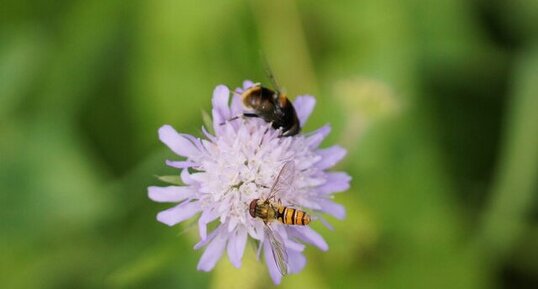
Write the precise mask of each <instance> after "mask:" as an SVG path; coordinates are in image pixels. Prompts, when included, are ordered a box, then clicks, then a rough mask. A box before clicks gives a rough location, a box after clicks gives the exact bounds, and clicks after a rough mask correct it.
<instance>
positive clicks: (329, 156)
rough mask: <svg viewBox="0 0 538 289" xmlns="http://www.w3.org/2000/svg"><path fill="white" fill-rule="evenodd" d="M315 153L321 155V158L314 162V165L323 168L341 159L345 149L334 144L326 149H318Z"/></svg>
mask: <svg viewBox="0 0 538 289" xmlns="http://www.w3.org/2000/svg"><path fill="white" fill-rule="evenodd" d="M317 153H318V155H320V156H321V157H322V159H321V160H320V161H319V162H318V163H316V166H317V167H318V168H320V169H322V170H324V169H327V168H330V167H332V166H334V165H335V164H336V163H338V162H339V161H340V160H342V158H344V156H345V155H346V153H347V151H346V149H344V148H343V147H341V146H338V145H335V146H332V147H329V148H326V149H320V150H318V151H317Z"/></svg>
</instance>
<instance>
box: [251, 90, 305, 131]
mask: <svg viewBox="0 0 538 289" xmlns="http://www.w3.org/2000/svg"><path fill="white" fill-rule="evenodd" d="M241 100H242V101H243V105H244V106H245V107H246V108H248V109H250V110H252V112H248V113H244V114H243V116H246V117H260V118H262V119H263V120H265V121H266V122H270V123H272V126H273V128H274V129H279V128H281V129H282V136H293V135H296V134H298V133H299V131H301V125H300V123H299V118H298V117H297V112H296V111H295V108H294V107H293V104H292V103H291V101H290V100H289V99H288V98H287V97H286V95H285V94H284V93H282V92H280V91H279V90H272V89H270V88H267V87H264V86H262V85H261V84H259V83H257V84H254V85H253V86H252V87H250V88H248V89H246V90H245V91H244V92H243V93H241Z"/></svg>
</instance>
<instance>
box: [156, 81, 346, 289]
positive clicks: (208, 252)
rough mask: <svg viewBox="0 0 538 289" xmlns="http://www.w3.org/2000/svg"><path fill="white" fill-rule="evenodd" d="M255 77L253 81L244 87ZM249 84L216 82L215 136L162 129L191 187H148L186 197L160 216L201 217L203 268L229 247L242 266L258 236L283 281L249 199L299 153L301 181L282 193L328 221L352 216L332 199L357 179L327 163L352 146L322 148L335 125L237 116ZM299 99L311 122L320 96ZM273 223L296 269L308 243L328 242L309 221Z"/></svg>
mask: <svg viewBox="0 0 538 289" xmlns="http://www.w3.org/2000/svg"><path fill="white" fill-rule="evenodd" d="M252 84H253V83H252V82H250V81H245V83H244V85H243V89H246V88H248V87H249V86H251V85H252ZM241 91H242V89H237V90H236V92H237V93H231V92H230V91H229V90H228V88H227V87H226V86H223V85H219V86H217V87H216V88H215V91H214V92H213V100H212V104H213V110H212V116H213V130H214V131H215V133H214V135H212V134H210V133H209V132H207V131H206V129H205V128H203V131H204V134H205V138H202V139H200V138H196V137H194V136H191V135H186V134H180V133H178V132H176V130H174V128H172V127H171V126H169V125H164V126H163V127H161V128H160V129H159V138H160V140H161V141H162V142H163V143H165V144H166V145H167V146H168V147H169V148H170V149H171V150H172V151H173V152H174V153H176V154H177V155H179V156H181V157H184V158H186V159H184V160H181V161H170V160H168V161H166V164H167V165H169V166H171V167H174V168H177V169H179V170H180V172H181V173H180V177H181V180H182V182H183V183H184V186H168V187H149V188H148V194H149V198H150V199H152V200H154V201H156V202H171V203H178V204H177V205H175V206H174V207H172V208H170V209H168V210H165V211H162V212H160V213H159V214H158V215H157V220H158V221H159V222H162V223H164V224H167V225H169V226H173V225H176V224H178V223H179V222H182V221H184V220H187V219H189V218H192V217H194V216H197V218H198V229H199V234H200V239H201V240H200V242H199V243H198V244H196V245H195V247H194V248H195V249H199V248H202V247H204V246H205V247H206V249H205V252H204V253H203V255H202V257H201V259H200V261H199V263H198V270H203V271H211V270H212V269H213V268H214V267H215V265H216V263H217V261H218V260H219V259H220V258H221V256H222V255H223V253H224V251H226V252H227V254H228V257H229V260H230V262H231V263H232V264H233V265H234V266H235V267H238V268H239V267H240V266H241V259H242V257H243V252H244V250H245V245H246V243H247V239H248V238H249V237H250V238H252V239H254V240H258V241H259V244H260V247H259V249H260V250H263V252H264V256H265V262H266V263H267V267H268V268H269V273H270V275H271V277H272V279H273V281H274V282H275V283H276V284H278V283H280V280H281V278H282V276H281V274H280V272H279V271H278V268H277V266H276V264H275V260H274V259H273V255H272V253H271V248H270V244H269V242H268V240H267V238H266V236H264V234H265V233H264V230H263V226H265V224H264V223H263V222H262V221H261V220H260V219H253V218H252V217H251V216H250V215H249V213H248V205H249V204H250V202H251V201H252V200H253V199H256V198H261V199H264V198H266V197H267V196H268V194H269V187H271V185H272V184H273V182H274V180H275V178H276V175H277V174H278V172H279V170H280V169H281V167H282V165H283V164H284V162H285V161H289V160H292V161H294V162H295V171H294V174H295V176H294V182H293V184H292V185H291V187H290V188H289V190H288V191H286V192H284V193H283V194H282V195H280V196H279V199H280V200H281V201H282V203H283V204H284V205H286V206H291V207H294V208H300V209H303V210H306V211H308V212H310V213H311V214H312V215H313V217H314V221H315V220H322V219H321V217H320V214H321V213H327V214H329V215H332V216H334V217H336V218H338V219H342V218H344V216H345V210H344V207H343V206H342V205H340V204H337V203H335V202H334V201H333V200H332V198H333V193H336V192H342V191H345V190H347V189H348V188H349V182H350V179H351V178H350V177H349V175H347V174H346V173H344V172H327V171H326V170H327V169H329V168H330V167H332V166H334V165H335V164H336V163H337V162H339V161H340V160H341V159H342V158H343V157H344V155H345V154H346V151H345V149H343V148H342V147H340V146H332V147H329V148H324V149H320V148H319V145H320V143H321V142H322V141H323V139H324V138H325V137H326V136H327V134H329V132H330V127H329V126H328V125H326V126H323V127H321V128H320V129H318V130H316V131H314V132H311V133H306V134H298V135H295V136H292V137H280V134H281V131H280V130H274V129H273V128H272V127H271V124H269V123H267V122H265V121H264V120H262V119H260V118H238V119H235V120H232V121H229V120H230V119H232V118H233V117H235V116H239V115H241V114H242V113H243V111H244V108H243V107H242V104H241V100H240V97H239V96H238V93H241ZM230 95H232V99H231V103H229V102H230ZM293 105H294V107H295V109H296V111H297V114H298V117H299V120H300V123H301V127H303V126H304V124H305V122H306V120H307V119H308V117H309V115H310V113H311V112H312V110H313V108H314V105H315V99H314V98H313V97H312V96H298V97H297V98H296V99H295V101H294V102H293ZM189 169H190V170H189ZM213 221H215V222H217V223H218V226H217V227H216V229H214V230H213V231H212V232H207V224H209V223H211V222H213ZM271 227H272V229H273V232H274V233H275V234H276V235H278V236H280V238H281V240H282V242H283V243H284V247H285V249H286V252H287V255H288V271H289V273H297V272H299V271H301V270H302V269H303V267H304V266H305V264H306V258H305V257H304V255H303V253H302V252H303V250H304V248H305V245H304V244H305V243H308V244H312V245H314V246H316V247H318V248H319V249H321V250H323V251H326V250H327V249H328V245H327V243H326V242H325V240H324V239H323V237H321V235H319V234H318V233H317V232H316V231H314V230H313V229H312V228H310V227H309V226H290V225H283V224H280V223H278V222H272V223H271Z"/></svg>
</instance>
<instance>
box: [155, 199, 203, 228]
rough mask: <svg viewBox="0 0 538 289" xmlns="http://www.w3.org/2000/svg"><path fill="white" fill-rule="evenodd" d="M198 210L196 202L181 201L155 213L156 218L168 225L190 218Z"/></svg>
mask: <svg viewBox="0 0 538 289" xmlns="http://www.w3.org/2000/svg"><path fill="white" fill-rule="evenodd" d="M199 211H200V205H199V204H198V202H183V203H181V204H179V205H177V206H175V207H173V208H171V209H168V210H166V211H162V212H160V213H159V214H157V220H158V221H159V222H161V223H164V224H166V225H168V226H173V225H175V224H177V223H179V222H182V221H184V220H186V219H189V218H191V217H192V216H194V215H195V214H196V213H198V212H199Z"/></svg>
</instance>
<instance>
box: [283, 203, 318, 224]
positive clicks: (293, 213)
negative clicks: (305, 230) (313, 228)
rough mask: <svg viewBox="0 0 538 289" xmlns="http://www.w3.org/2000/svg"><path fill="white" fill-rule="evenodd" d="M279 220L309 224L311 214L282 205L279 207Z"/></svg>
mask: <svg viewBox="0 0 538 289" xmlns="http://www.w3.org/2000/svg"><path fill="white" fill-rule="evenodd" d="M277 220H278V221H280V222H281V223H283V224H286V225H300V226H304V225H308V223H310V216H308V214H307V213H305V212H304V211H301V210H298V209H294V208H289V207H284V206H281V207H279V208H278V215H277Z"/></svg>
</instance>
